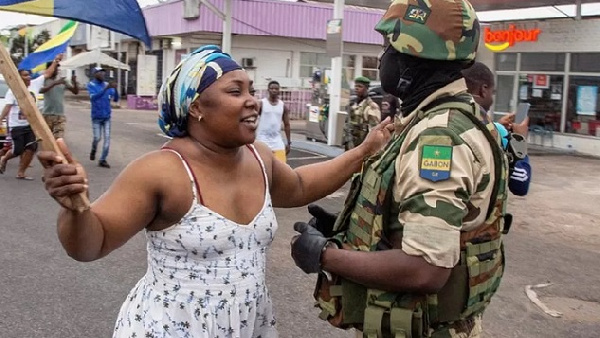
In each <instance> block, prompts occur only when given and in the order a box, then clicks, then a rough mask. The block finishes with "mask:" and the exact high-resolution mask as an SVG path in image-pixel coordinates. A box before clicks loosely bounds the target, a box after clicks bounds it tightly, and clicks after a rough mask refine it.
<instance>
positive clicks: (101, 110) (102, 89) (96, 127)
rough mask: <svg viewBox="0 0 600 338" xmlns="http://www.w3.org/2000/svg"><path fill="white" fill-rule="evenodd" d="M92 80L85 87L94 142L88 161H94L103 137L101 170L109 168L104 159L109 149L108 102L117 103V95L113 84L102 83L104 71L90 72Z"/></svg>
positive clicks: (109, 109)
mask: <svg viewBox="0 0 600 338" xmlns="http://www.w3.org/2000/svg"><path fill="white" fill-rule="evenodd" d="M92 75H93V76H94V79H93V80H92V81H90V83H88V85H87V89H88V92H89V93H90V101H91V103H92V128H93V132H94V141H93V142H92V151H91V152H90V161H94V160H96V150H97V148H98V143H99V142H100V138H102V137H104V143H103V145H102V155H101V156H100V161H99V162H98V165H99V166H100V167H103V168H110V165H109V164H108V162H106V158H107V157H108V151H109V148H110V117H111V106H110V101H111V100H113V101H114V102H118V101H119V93H118V92H117V89H116V88H117V86H116V84H115V83H114V82H113V83H110V84H109V83H108V82H106V81H104V76H105V75H106V71H105V70H104V69H102V68H100V67H96V68H94V69H93V70H92Z"/></svg>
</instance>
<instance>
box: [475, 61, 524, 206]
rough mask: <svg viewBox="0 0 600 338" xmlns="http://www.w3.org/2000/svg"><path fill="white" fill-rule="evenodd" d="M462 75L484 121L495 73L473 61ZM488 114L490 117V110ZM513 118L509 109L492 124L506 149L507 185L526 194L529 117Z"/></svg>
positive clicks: (493, 86)
mask: <svg viewBox="0 0 600 338" xmlns="http://www.w3.org/2000/svg"><path fill="white" fill-rule="evenodd" d="M463 76H464V77H465V80H466V82H467V88H468V90H469V93H470V94H471V95H473V99H475V102H477V104H479V109H480V110H481V112H482V114H481V116H482V117H483V121H484V122H487V120H488V117H487V115H488V113H487V112H489V111H490V108H491V107H492V104H493V103H494V92H495V91H496V84H495V82H494V74H493V73H492V71H491V70H490V69H489V68H488V67H487V66H486V65H484V64H483V63H481V62H475V64H473V66H471V67H469V68H467V69H465V70H463ZM490 115H491V118H493V114H490ZM514 119H515V114H514V113H511V114H508V115H505V116H503V117H502V119H500V121H499V122H496V123H495V125H496V128H497V129H498V133H499V134H500V136H502V137H501V139H502V148H503V149H504V150H505V151H506V152H507V154H508V158H509V172H510V176H509V180H508V189H509V190H510V191H511V192H512V193H513V194H515V195H517V196H525V195H527V192H528V191H529V185H530V184H531V171H532V170H531V164H530V163H529V156H528V155H527V133H528V132H529V127H528V125H529V117H528V118H526V119H525V120H523V122H521V123H518V124H516V123H513V122H514ZM509 130H510V132H509ZM509 140H510V142H509ZM516 150H519V151H516Z"/></svg>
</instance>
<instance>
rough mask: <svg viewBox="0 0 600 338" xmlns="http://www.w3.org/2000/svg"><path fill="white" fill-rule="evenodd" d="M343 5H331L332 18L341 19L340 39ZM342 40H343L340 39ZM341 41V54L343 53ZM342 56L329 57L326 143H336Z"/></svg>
mask: <svg viewBox="0 0 600 338" xmlns="http://www.w3.org/2000/svg"><path fill="white" fill-rule="evenodd" d="M344 5H345V0H335V3H334V5H333V19H340V20H342V39H343V35H344V21H343V19H344ZM342 41H343V40H342ZM343 45H344V43H343V42H342V55H343V54H344V53H343V49H344V48H343ZM343 59H344V58H343V57H342V56H339V57H334V58H332V59H331V82H330V84H329V119H328V120H329V125H328V126H327V145H330V146H333V145H336V144H335V143H336V142H335V141H336V139H337V130H336V127H337V117H338V116H337V115H338V112H339V111H340V106H341V102H342V68H343V67H344V64H343Z"/></svg>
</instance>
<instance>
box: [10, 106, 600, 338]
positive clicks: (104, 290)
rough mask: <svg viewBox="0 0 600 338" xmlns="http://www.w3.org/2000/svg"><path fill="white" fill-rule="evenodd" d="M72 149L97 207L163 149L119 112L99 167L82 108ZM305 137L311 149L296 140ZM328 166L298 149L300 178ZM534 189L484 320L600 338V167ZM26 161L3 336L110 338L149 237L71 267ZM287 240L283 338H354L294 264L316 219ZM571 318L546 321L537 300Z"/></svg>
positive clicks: (13, 189)
mask: <svg viewBox="0 0 600 338" xmlns="http://www.w3.org/2000/svg"><path fill="white" fill-rule="evenodd" d="M67 117H68V124H67V130H66V135H67V137H66V140H67V144H68V145H69V146H70V149H71V151H72V152H73V154H74V155H75V156H76V158H77V159H78V160H79V161H80V162H81V163H82V164H84V166H85V167H86V170H87V171H88V174H89V178H90V195H91V196H90V197H91V199H92V200H93V199H95V198H97V197H98V196H99V195H100V194H102V192H103V191H105V190H106V189H107V188H108V187H109V185H110V184H111V182H112V181H113V179H114V178H115V177H116V175H118V173H119V172H120V171H121V170H122V169H123V168H124V167H125V166H126V165H127V163H128V162H130V161H131V160H133V159H134V158H136V157H138V156H140V155H142V154H144V153H145V152H148V151H151V150H155V149H158V148H160V146H161V145H162V144H163V143H164V142H166V141H167V139H166V138H164V137H162V136H160V131H159V128H158V126H157V125H156V117H157V113H156V112H154V111H131V110H115V111H114V113H113V122H112V143H111V152H110V155H109V157H108V162H109V163H110V164H111V166H112V168H111V169H104V168H99V167H98V166H97V163H96V162H91V161H89V159H88V156H89V150H90V144H91V126H90V119H89V108H86V107H85V106H84V105H78V106H71V108H69V109H68V113H67ZM295 137H296V138H301V137H300V136H298V135H295ZM324 159H326V158H325V157H324V156H320V155H318V154H313V153H310V152H305V151H300V150H293V151H292V153H291V154H290V161H289V164H290V165H291V166H292V167H297V166H299V165H303V164H308V163H313V162H318V161H322V160H324ZM531 160H532V166H533V183H532V187H531V189H530V193H529V196H527V197H526V198H522V197H516V196H512V195H511V196H510V203H509V208H508V210H509V212H511V213H512V214H513V215H514V218H515V221H514V223H513V227H512V229H511V232H510V233H509V235H507V236H506V237H505V243H506V259H507V269H506V272H505V277H504V279H503V282H502V286H501V288H500V291H499V293H498V294H497V295H496V296H495V297H494V298H493V299H492V303H491V305H490V307H489V308H488V310H487V312H486V314H485V316H484V330H485V332H486V333H485V334H484V337H489V338H491V337H494V338H496V337H497V338H514V337H527V338H562V337H589V338H592V337H599V336H600V333H599V332H600V221H599V220H600V208H599V206H600V185H599V184H598V182H600V160H596V159H590V158H581V157H573V156H567V155H545V156H534V157H532V159H531ZM16 167H17V161H16V160H13V161H11V162H9V164H8V169H7V172H6V173H5V174H4V175H1V176H0V192H1V193H0V211H1V216H0V217H1V221H0V229H1V230H2V233H3V235H2V236H1V237H0V248H2V253H1V254H0V266H1V267H2V270H1V271H2V274H1V275H0V294H1V295H2V296H1V299H0V303H1V304H2V306H1V310H0V337H2V338H30V337H31V338H33V337H42V338H76V337H77V338H79V337H110V336H111V332H112V329H113V325H114V321H115V319H116V317H117V313H118V311H119V307H120V306H121V303H122V302H123V300H124V299H125V296H126V295H127V293H128V292H129V291H130V289H131V288H132V287H133V286H134V285H135V283H136V282H137V281H138V280H139V279H140V277H142V276H143V275H144V273H145V270H146V252H145V238H144V235H143V234H142V233H140V234H138V235H137V236H136V237H135V238H133V239H132V240H131V241H130V242H129V243H127V244H126V245H125V246H124V247H122V248H121V249H119V250H117V251H115V252H113V253H112V254H111V255H109V256H108V257H106V258H104V259H102V260H100V261H97V262H92V263H79V262H76V261H74V260H72V259H71V258H69V257H68V256H67V255H66V253H65V252H64V250H63V249H62V247H61V245H60V243H59V242H58V239H57V236H56V226H55V220H56V215H57V212H58V206H57V204H56V203H55V202H54V201H53V200H52V199H51V198H50V197H49V196H48V195H47V194H46V192H45V190H44V189H43V186H42V182H41V165H40V164H39V162H37V160H36V161H34V163H33V168H30V169H29V171H28V174H29V176H33V177H34V178H35V180H34V181H32V182H25V181H20V180H16V179H15V178H14V177H15V174H16ZM346 192H347V187H344V188H342V189H341V190H340V191H339V192H337V193H335V194H333V195H331V196H329V197H327V198H325V199H323V200H322V201H320V202H319V203H320V204H321V205H323V206H325V207H326V208H328V209H329V210H331V211H338V210H339V209H340V208H341V205H342V204H343V201H344V198H345V195H346ZM277 216H278V221H279V232H278V234H277V237H276V239H275V242H274V244H273V246H272V247H271V250H270V252H269V263H268V264H269V265H268V276H267V280H268V283H269V287H270V292H271V296H272V298H273V302H274V304H275V310H276V314H277V317H278V327H279V332H280V337H284V338H287V337H333V338H338V337H339V338H341V337H347V338H349V337H354V334H353V333H351V332H345V331H340V330H337V329H334V328H332V327H330V326H329V325H328V324H327V323H325V322H323V321H321V320H320V319H318V317H317V316H318V314H319V311H318V310H317V309H315V308H314V307H313V299H312V293H313V287H314V281H315V277H314V276H306V275H305V274H304V273H302V271H301V270H300V269H298V268H296V267H295V265H294V264H293V261H292V259H291V257H290V255H289V241H290V238H291V237H292V236H293V235H294V231H293V229H292V226H293V223H294V222H296V221H299V220H308V218H309V215H308V212H307V211H306V208H296V209H285V210H284V209H278V210H277ZM541 283H551V284H552V285H550V286H548V287H546V288H541V289H535V292H536V293H537V295H538V297H539V299H540V301H541V302H542V303H544V304H545V305H546V306H547V307H548V308H550V309H552V310H556V311H559V312H561V313H562V317H560V318H554V317H551V316H549V315H547V314H545V313H544V312H543V311H542V310H541V309H540V308H539V307H537V306H536V305H535V304H533V303H532V302H531V301H530V299H529V298H528V297H527V296H526V293H525V290H526V287H527V286H528V285H536V284H541Z"/></svg>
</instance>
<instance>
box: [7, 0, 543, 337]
mask: <svg viewBox="0 0 600 338" xmlns="http://www.w3.org/2000/svg"><path fill="white" fill-rule="evenodd" d="M420 6H422V7H423V6H424V7H423V8H419V7H416V6H413V5H408V4H405V3H402V2H394V3H393V4H392V5H391V6H390V8H389V9H388V11H387V12H386V13H385V15H384V17H383V18H382V19H381V21H380V22H379V23H378V24H377V26H376V27H375V29H376V30H377V31H378V32H379V33H381V34H382V36H383V37H384V40H385V48H384V51H383V53H382V55H381V58H380V65H379V69H380V74H381V84H382V88H383V89H384V90H385V92H386V93H388V94H387V95H386V96H385V97H384V99H383V101H382V103H381V106H379V105H378V104H377V103H375V102H373V100H372V99H371V98H370V97H369V95H368V92H369V87H370V80H369V79H367V78H364V77H359V78H357V79H355V91H356V97H357V99H356V101H355V102H353V103H352V104H351V106H350V107H349V109H348V110H349V111H348V116H349V117H348V121H347V126H346V131H345V145H346V150H347V151H346V152H344V153H343V154H342V155H340V156H338V157H336V158H334V159H330V160H328V161H323V162H320V163H316V164H311V165H306V166H301V167H298V168H295V169H293V168H292V167H290V166H288V165H287V164H286V163H285V161H286V155H287V154H288V153H289V151H290V147H291V145H292V144H291V142H290V136H291V135H290V133H291V131H290V122H289V120H290V116H289V115H290V114H289V108H288V107H287V106H286V104H285V103H284V102H283V101H282V100H281V98H280V90H281V86H280V84H279V83H277V82H275V81H273V82H270V83H269V84H268V97H266V98H264V99H262V100H257V99H256V98H255V96H254V84H253V83H252V82H251V81H250V79H249V77H248V74H247V73H246V72H245V70H244V69H243V68H242V67H241V66H240V65H239V64H238V63H237V62H236V61H235V60H234V59H233V58H232V57H231V56H230V55H228V54H226V53H223V52H222V51H221V50H220V49H219V47H217V46H212V45H210V46H204V47H201V48H199V49H197V50H196V51H194V52H193V53H191V54H190V55H189V56H188V57H187V58H185V59H184V60H182V62H181V63H180V64H179V65H178V66H177V67H176V68H175V69H174V70H173V71H172V73H171V74H170V75H169V76H168V77H167V78H166V80H165V82H164V83H163V85H162V87H161V90H160V93H159V110H160V111H159V118H158V125H159V127H160V129H161V130H162V131H163V132H164V133H165V135H167V136H168V137H170V138H171V140H170V141H169V142H167V143H166V144H165V145H164V146H162V147H161V148H160V149H156V150H154V151H151V152H149V153H147V154H145V155H143V156H141V157H140V158H138V159H136V160H134V161H133V162H132V163H131V164H130V165H129V166H127V167H126V168H125V169H124V170H123V172H121V173H120V175H119V176H118V177H117V178H116V179H115V181H114V182H113V183H112V185H111V186H110V188H109V189H108V190H107V191H106V192H105V193H104V194H102V196H101V197H100V198H98V199H97V200H95V201H94V202H93V203H90V204H88V205H85V206H84V207H83V208H81V207H78V206H77V207H76V206H75V205H74V204H73V202H72V201H73V198H74V197H75V196H77V195H79V194H89V185H88V178H87V173H86V170H85V168H84V167H83V166H81V165H80V164H78V163H76V162H75V161H74V160H73V158H72V156H71V154H70V151H69V149H68V147H67V144H66V142H65V141H64V140H63V137H64V132H65V123H66V119H65V117H64V103H63V100H64V97H63V96H64V92H65V89H68V90H71V91H72V92H73V93H76V92H77V90H78V89H77V87H78V83H77V79H76V78H75V77H73V78H72V79H71V81H70V82H68V81H66V80H65V79H64V78H58V77H57V72H58V67H59V64H60V59H57V60H55V61H54V62H53V63H51V64H49V65H48V67H47V70H46V71H45V73H44V74H43V75H42V76H40V77H39V78H36V79H34V80H31V74H30V72H29V71H28V70H20V74H21V78H22V80H23V81H24V82H25V84H26V85H27V86H28V88H29V90H30V91H31V92H32V95H34V96H35V95H37V94H38V93H43V94H44V97H45V102H44V112H43V113H44V116H45V119H46V121H47V123H48V125H49V127H50V128H51V130H52V131H53V133H54V135H55V136H56V137H57V138H58V142H57V143H58V145H59V147H60V148H61V151H62V153H63V154H64V160H66V161H67V162H68V163H67V164H65V163H63V158H61V157H59V156H58V155H57V154H56V153H54V152H52V151H41V152H39V153H38V158H39V160H40V162H41V163H42V166H43V167H44V177H43V181H44V185H45V188H46V190H47V192H48V194H49V195H50V196H51V197H52V198H53V199H54V200H55V201H56V202H57V203H58V204H59V205H60V206H61V210H60V213H59V217H58V222H57V226H58V237H59V240H60V242H61V244H62V246H63V248H64V249H65V251H66V252H67V253H68V255H69V256H71V257H72V258H73V259H75V260H78V261H82V262H89V261H95V260H98V259H101V258H103V257H105V256H107V255H109V254H110V253H111V252H112V251H114V250H116V249H118V248H119V247H121V246H123V245H124V244H125V243H127V242H128V241H129V240H130V239H131V238H132V237H133V236H135V235H136V234H137V233H139V232H141V231H144V232H145V233H146V240H147V242H148V246H147V250H148V269H147V272H146V274H145V275H144V276H143V277H142V278H141V279H140V280H139V282H138V283H137V284H136V285H135V286H134V287H133V288H132V290H131V292H130V293H129V295H128V296H127V298H126V299H125V301H124V302H123V304H122V306H121V308H120V311H119V314H118V317H117V320H116V324H115V329H114V335H113V337H115V338H120V337H137V336H152V337H158V336H160V337H167V336H169V337H171V336H173V337H205V338H216V337H244V338H251V337H263V338H265V337H266V338H269V337H277V336H278V333H277V329H276V319H275V314H274V312H273V306H272V302H271V299H270V297H269V293H268V290H267V287H266V283H265V270H266V269H267V265H266V252H267V249H268V248H269V245H270V244H271V243H272V241H273V238H274V236H275V233H276V231H277V228H278V226H279V224H278V222H277V218H276V216H275V213H274V208H295V207H301V206H307V205H309V212H310V214H311V215H312V216H313V217H312V218H311V219H310V221H308V222H297V223H296V224H294V229H295V230H296V231H297V232H298V234H297V235H296V236H294V238H292V239H291V243H290V248H291V256H292V258H293V260H294V262H295V264H296V265H297V266H298V267H299V268H300V269H301V270H302V271H304V272H305V273H307V274H316V275H318V283H317V286H316V291H315V294H314V298H315V300H316V301H317V304H318V306H319V307H320V309H321V310H322V314H321V316H320V317H321V318H322V319H325V320H327V321H328V322H329V323H331V324H332V325H333V326H335V327H339V328H343V329H350V328H353V329H355V330H356V332H357V337H399V336H403V337H410V336H412V337H465V338H478V337H481V335H482V332H483V326H482V315H483V313H484V311H485V309H486V307H487V306H488V304H489V303H490V301H491V299H492V298H493V296H494V295H495V293H496V291H497V289H498V287H499V285H500V282H501V279H502V276H503V272H504V268H505V264H506V261H507V260H506V258H505V256H504V242H503V236H505V235H506V234H507V233H508V232H509V230H510V225H511V222H512V216H511V215H510V214H508V213H507V212H506V206H507V198H508V191H509V190H510V191H512V192H513V193H514V194H518V195H526V194H527V191H528V188H529V182H530V179H531V166H530V164H529V160H528V157H527V156H522V154H520V153H519V154H517V153H515V152H514V147H516V146H517V143H518V142H523V141H522V140H523V138H519V137H516V135H517V134H521V136H526V134H527V121H525V122H523V123H521V124H515V123H514V115H512V114H509V115H507V116H505V117H504V118H503V119H502V120H500V121H498V123H494V121H493V116H491V114H488V112H489V110H490V107H491V105H492V103H493V96H494V92H495V83H494V77H493V74H492V73H491V71H490V70H489V68H487V67H486V66H485V65H483V64H481V63H479V62H476V61H475V58H476V55H477V47H478V43H479V34H480V27H479V22H478V20H477V17H476V13H475V11H474V10H473V8H472V6H471V5H470V3H469V2H467V1H466V0H430V1H428V2H427V3H422V4H420ZM435 15H437V16H440V15H441V16H443V17H444V20H433V18H429V16H435ZM457 27H458V28H460V29H456V28H457ZM428 37H429V38H431V40H428ZM415 45H418V46H419V48H416V47H415ZM450 45H451V46H452V48H449V47H448V46H450ZM92 76H93V79H92V80H91V81H90V83H89V84H88V85H87V89H88V92H89V94H90V100H91V120H92V126H93V128H92V129H93V143H92V147H91V151H90V160H92V161H95V159H96V152H97V148H98V144H99V140H100V138H101V137H102V136H103V137H104V145H103V148H102V154H101V156H100V158H99V162H98V165H99V166H101V167H105V168H109V167H110V166H109V165H108V162H107V156H108V152H109V145H110V120H111V108H110V106H111V105H110V101H111V100H118V99H119V95H118V92H117V90H116V89H115V86H114V84H111V83H108V82H106V80H105V71H104V70H103V69H102V68H95V69H93V71H92ZM7 98H8V99H7V105H6V107H5V108H4V109H3V111H2V116H0V119H1V118H4V117H5V116H8V121H9V127H10V128H11V136H12V142H13V146H12V150H10V151H9V152H7V153H5V154H4V155H3V156H2V157H1V158H0V173H3V172H4V171H5V168H6V164H7V163H8V161H9V160H11V159H13V158H17V157H19V156H20V157H21V165H20V167H19V171H18V174H17V176H18V178H20V179H28V178H27V176H26V175H25V170H26V169H27V166H28V165H29V162H31V158H32V157H33V154H34V152H35V151H36V149H35V147H36V139H35V135H33V132H32V131H31V127H30V126H29V124H28V122H27V120H26V119H25V118H24V117H23V114H22V113H21V112H20V111H19V108H18V105H17V104H16V102H15V99H14V96H12V93H9V95H7ZM282 125H283V129H284V133H285V141H284V138H283V137H282V135H281V129H282ZM349 180H351V181H352V188H351V191H350V193H349V196H348V198H347V199H346V203H345V205H344V206H343V208H342V210H341V211H339V212H338V211H336V212H328V211H326V210H324V209H323V208H321V207H319V206H318V205H314V204H311V203H314V202H316V201H318V200H320V199H322V198H323V197H325V196H327V195H329V194H331V193H333V192H335V191H337V190H338V189H340V188H341V187H342V186H343V185H344V184H346V183H347V182H348V181H349ZM307 297H308V295H307Z"/></svg>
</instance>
